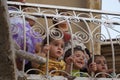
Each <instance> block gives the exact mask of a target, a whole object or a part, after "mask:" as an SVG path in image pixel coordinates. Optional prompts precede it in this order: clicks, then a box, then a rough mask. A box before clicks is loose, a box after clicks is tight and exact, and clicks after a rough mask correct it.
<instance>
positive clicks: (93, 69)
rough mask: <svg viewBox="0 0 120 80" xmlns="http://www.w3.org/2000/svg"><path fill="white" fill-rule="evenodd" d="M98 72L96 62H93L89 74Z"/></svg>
mask: <svg viewBox="0 0 120 80" xmlns="http://www.w3.org/2000/svg"><path fill="white" fill-rule="evenodd" d="M96 71H97V66H96V63H95V62H92V63H91V64H90V65H89V66H88V73H89V74H91V73H92V72H96Z"/></svg>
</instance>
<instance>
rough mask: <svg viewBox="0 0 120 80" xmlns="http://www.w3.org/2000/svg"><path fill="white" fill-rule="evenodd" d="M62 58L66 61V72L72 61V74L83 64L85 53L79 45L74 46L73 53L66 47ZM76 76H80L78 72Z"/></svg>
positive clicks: (68, 70)
mask: <svg viewBox="0 0 120 80" xmlns="http://www.w3.org/2000/svg"><path fill="white" fill-rule="evenodd" d="M64 60H65V62H66V71H67V72H68V73H70V66H71V64H72V63H73V71H72V75H73V74H74V73H76V72H79V70H80V69H82V68H83V67H84V65H85V54H84V51H83V50H82V48H81V46H76V47H74V53H73V55H72V50H71V49H68V50H67V51H66V52H65V55H64ZM77 76H80V74H78V75H77Z"/></svg>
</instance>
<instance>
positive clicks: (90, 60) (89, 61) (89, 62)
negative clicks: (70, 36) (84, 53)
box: [87, 55, 104, 66]
mask: <svg viewBox="0 0 120 80" xmlns="http://www.w3.org/2000/svg"><path fill="white" fill-rule="evenodd" d="M97 57H104V56H103V55H94V60H95V59H96V58H97ZM92 60H93V58H92V57H90V59H89V60H88V63H87V66H89V65H90V64H91V63H92Z"/></svg>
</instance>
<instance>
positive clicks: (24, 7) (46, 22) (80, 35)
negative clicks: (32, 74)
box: [7, 1, 120, 80]
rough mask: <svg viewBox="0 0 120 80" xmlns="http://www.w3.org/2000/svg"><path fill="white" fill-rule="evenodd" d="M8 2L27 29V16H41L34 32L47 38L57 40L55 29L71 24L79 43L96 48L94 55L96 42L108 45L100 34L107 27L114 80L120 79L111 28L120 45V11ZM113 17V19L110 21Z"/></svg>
mask: <svg viewBox="0 0 120 80" xmlns="http://www.w3.org/2000/svg"><path fill="white" fill-rule="evenodd" d="M7 3H8V6H9V8H10V7H11V8H14V10H13V9H11V10H10V9H9V14H10V16H12V17H18V16H21V17H22V18H23V22H24V26H25V17H26V16H27V15H32V16H35V17H37V19H35V22H36V26H35V27H34V28H32V29H33V32H34V30H35V31H36V30H37V32H39V34H40V35H42V38H43V39H44V38H45V36H48V35H52V36H53V37H56V36H54V35H53V34H52V31H54V30H53V29H54V28H53V27H54V26H55V25H58V24H60V23H62V22H64V21H67V23H68V25H69V32H70V34H71V35H73V34H74V35H75V36H76V37H77V40H78V41H80V42H82V43H91V44H90V45H91V47H92V48H93V49H92V50H91V52H92V53H93V54H94V52H95V51H94V44H95V42H99V43H100V44H101V43H105V42H106V36H105V35H104V34H101V33H100V28H101V27H104V28H105V29H106V31H107V33H108V36H109V39H110V43H111V48H112V59H113V73H114V76H113V77H112V78H114V77H117V76H119V74H118V75H116V73H115V51H114V45H113V44H114V43H113V41H112V38H111V35H110V32H109V29H111V30H113V31H116V32H117V33H118V35H117V36H116V40H117V42H118V44H120V30H116V29H114V25H118V26H119V25H120V12H109V11H101V10H91V9H84V8H74V7H65V6H54V5H43V4H32V3H20V2H11V1H8V2H7ZM15 9H16V10H15ZM62 10H63V11H65V12H61V13H59V11H62ZM63 13H67V14H69V15H62V14H63ZM109 16H111V17H110V18H109ZM116 19H117V20H116ZM52 20H60V22H59V23H56V24H51V21H52ZM81 23H84V26H82V25H81ZM91 24H92V26H94V28H93V29H92V30H91ZM74 28H75V29H78V30H77V31H76V32H75V31H74V30H73V29H74ZM97 30H98V31H97ZM25 31H26V29H25V28H24V37H25V39H24V46H26V33H25ZM60 32H61V31H60ZM60 32H59V34H60V36H59V37H57V39H59V38H61V37H62V36H63V34H61V33H60ZM15 33H16V31H15ZM32 34H33V33H32V32H31V35H32ZM37 37H40V36H37ZM72 40H73V36H72ZM72 44H73V42H72ZM24 50H26V47H24ZM47 59H48V60H49V57H47ZM48 60H47V66H48V65H49V64H48ZM93 60H94V57H93ZM23 68H24V67H23ZM46 69H47V72H46V74H47V76H49V72H48V67H47V68H46ZM97 75H98V74H97ZM97 75H96V76H97ZM75 80H77V79H75Z"/></svg>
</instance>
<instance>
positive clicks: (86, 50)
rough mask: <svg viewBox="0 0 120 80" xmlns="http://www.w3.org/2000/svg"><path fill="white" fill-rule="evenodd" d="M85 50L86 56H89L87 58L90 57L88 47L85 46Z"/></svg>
mask: <svg viewBox="0 0 120 80" xmlns="http://www.w3.org/2000/svg"><path fill="white" fill-rule="evenodd" d="M85 52H86V53H87V54H88V56H89V58H90V57H91V56H90V51H89V49H88V48H85Z"/></svg>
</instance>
